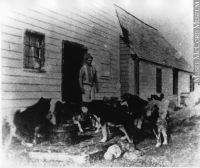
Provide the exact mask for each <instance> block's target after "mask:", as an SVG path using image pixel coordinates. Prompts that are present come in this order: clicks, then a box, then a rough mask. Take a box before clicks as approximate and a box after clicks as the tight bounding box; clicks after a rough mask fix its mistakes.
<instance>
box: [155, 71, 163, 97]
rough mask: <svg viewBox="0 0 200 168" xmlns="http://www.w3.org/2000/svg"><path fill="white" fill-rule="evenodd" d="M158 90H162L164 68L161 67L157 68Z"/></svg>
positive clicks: (158, 91)
mask: <svg viewBox="0 0 200 168" xmlns="http://www.w3.org/2000/svg"><path fill="white" fill-rule="evenodd" d="M156 92H157V93H161V92H162V70H161V69H160V68H156Z"/></svg>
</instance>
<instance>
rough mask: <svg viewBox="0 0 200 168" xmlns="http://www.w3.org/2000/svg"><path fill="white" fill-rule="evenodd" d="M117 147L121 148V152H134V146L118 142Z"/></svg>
mask: <svg viewBox="0 0 200 168" xmlns="http://www.w3.org/2000/svg"><path fill="white" fill-rule="evenodd" d="M119 146H120V147H121V149H122V151H123V152H127V151H129V152H133V151H135V145H134V144H130V143H126V142H122V141H119Z"/></svg>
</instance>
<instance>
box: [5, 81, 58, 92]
mask: <svg viewBox="0 0 200 168" xmlns="http://www.w3.org/2000/svg"><path fill="white" fill-rule="evenodd" d="M1 89H2V92H8V91H9V92H39V91H41V92H42V91H43V92H61V86H57V85H55V86H53V85H50V86H47V85H26V84H15V83H12V84H2V85H1Z"/></svg>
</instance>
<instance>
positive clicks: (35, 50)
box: [24, 31, 45, 71]
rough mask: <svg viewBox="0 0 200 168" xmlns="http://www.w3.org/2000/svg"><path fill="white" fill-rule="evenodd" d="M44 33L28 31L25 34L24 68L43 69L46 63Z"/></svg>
mask: <svg viewBox="0 0 200 168" xmlns="http://www.w3.org/2000/svg"><path fill="white" fill-rule="evenodd" d="M44 39H45V36H44V34H41V33H38V32H34V31H26V32H25V36H24V68H26V69H33V70H38V71H42V68H43V67H44V63H45V57H44V51H45V50H44Z"/></svg>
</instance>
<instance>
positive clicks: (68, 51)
mask: <svg viewBox="0 0 200 168" xmlns="http://www.w3.org/2000/svg"><path fill="white" fill-rule="evenodd" d="M86 51H87V49H86V48H85V47H84V46H83V45H81V44H78V43H74V42H69V41H63V43H62V101H69V102H71V103H80V102H81V101H82V99H81V89H80V86H79V81H78V78H79V71H80V68H81V66H82V63H83V59H84V54H85V52H86Z"/></svg>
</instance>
